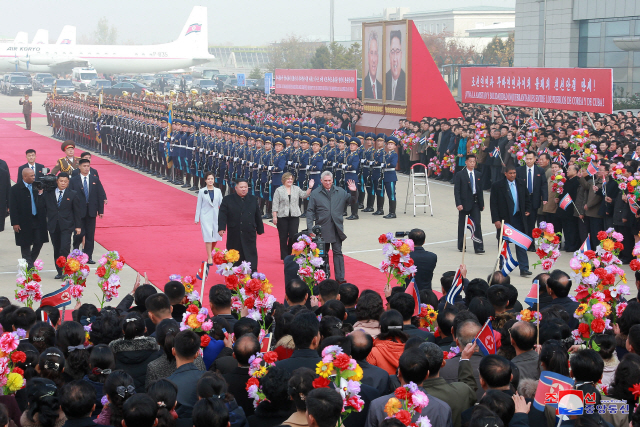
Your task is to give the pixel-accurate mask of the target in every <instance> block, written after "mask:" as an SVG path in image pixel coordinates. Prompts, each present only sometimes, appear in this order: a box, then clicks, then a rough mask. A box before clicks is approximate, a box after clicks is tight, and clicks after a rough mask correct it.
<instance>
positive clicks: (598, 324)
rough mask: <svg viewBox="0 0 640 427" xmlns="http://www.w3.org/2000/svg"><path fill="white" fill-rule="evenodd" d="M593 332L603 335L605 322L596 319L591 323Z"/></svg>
mask: <svg viewBox="0 0 640 427" xmlns="http://www.w3.org/2000/svg"><path fill="white" fill-rule="evenodd" d="M591 330H592V331H593V332H595V333H596V334H601V333H602V332H604V320H602V319H594V320H593V321H592V322H591ZM585 338H586V337H585Z"/></svg>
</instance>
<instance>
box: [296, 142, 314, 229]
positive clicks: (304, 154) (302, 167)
mask: <svg viewBox="0 0 640 427" xmlns="http://www.w3.org/2000/svg"><path fill="white" fill-rule="evenodd" d="M309 142H310V139H309V137H308V136H306V135H302V136H301V137H300V150H299V152H298V158H297V163H296V169H297V170H298V187H300V188H307V187H308V184H309V160H310V159H311V152H310V149H309ZM308 205H309V198H308V197H307V198H305V199H304V200H303V201H302V214H301V215H300V218H305V217H306V213H307V206H308Z"/></svg>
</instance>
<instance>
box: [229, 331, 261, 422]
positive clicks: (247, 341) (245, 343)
mask: <svg viewBox="0 0 640 427" xmlns="http://www.w3.org/2000/svg"><path fill="white" fill-rule="evenodd" d="M259 351H260V343H259V342H258V338H256V337H255V336H254V335H253V334H246V335H243V336H241V337H240V338H238V339H237V341H236V342H235V344H234V346H233V355H234V356H235V358H236V360H237V361H238V366H236V367H235V368H234V369H233V371H231V372H229V373H226V374H223V375H222V376H223V377H224V379H225V380H226V381H227V384H228V385H229V388H228V391H229V393H231V394H233V396H234V397H235V398H236V402H237V403H238V406H240V407H241V408H242V409H244V413H245V414H246V415H247V416H249V415H253V412H254V410H255V409H254V407H253V399H250V398H249V395H248V394H247V390H246V388H245V387H246V385H247V381H248V380H249V378H251V375H249V358H250V357H251V356H253V355H254V354H256V353H258V352H259Z"/></svg>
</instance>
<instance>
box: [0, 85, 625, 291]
mask: <svg viewBox="0 0 640 427" xmlns="http://www.w3.org/2000/svg"><path fill="white" fill-rule="evenodd" d="M44 99H45V95H44V94H41V93H39V92H36V93H34V96H33V97H32V101H33V111H34V113H41V114H44V113H45V111H44V107H43V106H42V103H43V101H44ZM18 100H19V97H17V96H14V97H9V96H6V95H0V113H10V112H11V113H20V112H21V111H22V109H21V106H20V105H18ZM9 120H15V121H17V122H20V123H21V122H22V121H23V120H22V119H9ZM25 132H28V131H27V130H25ZM32 132H36V133H39V134H41V135H46V136H50V135H51V128H50V127H47V121H46V118H44V117H43V118H33V119H32ZM0 138H2V135H0ZM51 143H52V144H56V145H58V144H59V142H58V141H57V140H52V142H51ZM27 148H29V147H27V146H16V147H14V148H13V149H15V150H19V151H20V152H24V151H25V150H26V149H27ZM77 154H78V155H79V153H77ZM61 155H62V154H61ZM94 155H99V153H97V154H96V153H94ZM0 158H2V154H0ZM56 160H57V159H45V158H40V157H38V159H37V161H38V162H39V163H43V164H44V165H45V166H47V167H52V166H53V164H54V163H55V161H56ZM25 162H26V160H25ZM138 173H139V172H138ZM12 178H15V177H13V173H12ZM161 182H163V183H165V185H169V184H166V181H161ZM409 184H410V183H409V179H408V176H406V175H401V174H398V183H397V199H398V208H397V215H398V218H397V219H383V218H382V217H380V216H373V215H371V214H369V213H362V212H360V219H359V220H357V221H345V232H346V234H347V236H348V238H347V240H346V241H345V242H344V244H343V251H344V254H345V255H347V256H350V257H352V258H355V259H358V260H360V261H363V262H366V263H368V264H370V265H375V266H377V265H378V264H379V263H380V261H381V260H382V252H381V245H380V244H378V240H377V239H378V236H379V235H380V234H382V233H387V232H394V231H408V230H411V229H412V228H421V229H423V230H424V231H425V233H426V243H425V245H424V247H425V249H426V250H428V251H432V252H434V253H436V254H437V255H438V264H437V267H436V270H435V273H434V283H433V288H434V290H438V291H439V290H440V284H439V278H440V276H441V275H442V273H444V272H445V271H449V270H455V269H456V268H457V267H458V265H459V264H460V263H461V261H462V253H460V252H459V251H458V249H457V243H456V242H457V221H458V211H457V210H456V208H455V203H454V198H453V186H452V185H450V184H448V183H442V182H440V181H435V180H433V181H430V182H429V188H430V191H431V201H432V204H433V216H431V215H430V208H426V213H424V210H425V208H417V209H416V211H417V213H416V216H415V217H414V216H413V214H412V212H413V207H412V205H411V204H409V205H408V206H407V214H404V211H405V209H404V207H405V200H406V199H407V197H406V195H407V189H408V186H409ZM174 187H175V186H174ZM182 191H186V190H182ZM409 193H411V189H409ZM193 194H194V199H193V202H194V209H195V202H196V199H195V193H193ZM409 199H410V200H409V201H410V202H411V201H412V200H411V197H409ZM485 201H486V205H487V208H486V209H485V211H484V212H483V214H482V231H483V235H484V240H485V250H486V253H485V254H484V255H476V254H474V252H473V244H472V242H471V240H470V239H469V238H468V240H467V246H468V247H467V253H466V256H465V258H464V262H465V264H466V265H467V269H468V278H469V279H472V278H474V277H482V278H485V279H486V278H487V275H489V274H490V273H491V272H492V269H493V266H494V264H495V260H496V256H497V249H498V245H497V240H496V238H495V227H494V226H493V224H492V223H491V217H490V214H489V207H488V205H489V193H488V192H485ZM168 208H169V209H170V207H168ZM387 210H388V206H387V204H385V213H387ZM105 215H109V205H107V206H106V207H105ZM267 224H268V225H269V226H273V224H271V223H267ZM304 225H305V224H304V221H301V228H303V227H304ZM98 242H100V230H98V231H97V236H96V248H95V254H96V256H95V257H94V258H95V259H97V258H99V255H100V254H102V253H105V252H107V250H106V249H105V248H104V247H102V246H101V245H100V244H99V243H98ZM625 243H627V242H625ZM124 255H125V257H126V254H124ZM572 256H573V255H572V254H569V253H566V252H562V255H561V257H560V259H559V261H558V263H557V264H556V267H557V268H560V269H563V270H565V271H568V269H569V260H570V259H571V257H572ZM18 258H20V249H19V248H18V247H17V246H15V241H14V236H13V233H12V231H11V226H10V222H9V219H8V218H7V219H6V223H5V231H4V232H2V233H0V295H5V296H8V297H10V298H11V297H12V296H13V293H14V290H15V281H14V277H15V272H16V265H17V260H18ZM40 258H42V259H43V260H44V261H45V268H46V270H45V272H44V273H43V274H42V277H43V288H44V291H45V292H51V291H52V290H54V289H55V286H54V285H56V284H57V283H58V281H55V280H54V279H53V277H54V276H55V274H56V273H55V270H54V269H52V267H53V249H52V247H51V244H50V243H47V244H45V245H44V247H43V249H42V252H41V256H40ZM536 260H537V256H536V255H535V253H529V263H530V264H533V263H534V262H535V261H536ZM194 268H195V267H194ZM624 269H625V271H627V273H631V270H630V269H629V268H628V266H624ZM531 271H533V273H534V275H535V274H537V273H538V272H540V271H541V269H540V267H538V269H533V268H532V269H531ZM137 273H140V274H144V272H142V271H141V272H136V271H134V270H133V269H131V268H130V267H125V269H124V270H123V272H122V274H121V278H122V288H121V295H124V294H125V293H126V292H129V291H130V289H131V288H132V287H133V284H134V282H135V279H136V275H137ZM350 276H351V277H353V275H350ZM380 280H381V281H385V276H384V275H383V274H382V273H380ZM511 282H512V283H513V284H514V285H515V286H516V288H517V289H518V291H519V300H520V301H522V300H523V299H524V296H525V295H526V293H527V292H528V290H529V288H530V286H531V277H520V276H519V274H518V270H516V271H514V272H513V273H512V275H511ZM96 283H97V276H95V275H94V274H93V272H92V274H91V275H90V279H89V281H88V289H87V291H85V297H84V298H83V302H92V303H96V302H97V298H96V296H95V295H93V292H91V287H92V286H95V287H97V285H96ZM154 284H155V285H156V286H159V287H160V288H162V287H163V285H164V283H154ZM355 284H356V285H358V286H359V287H360V289H361V290H362V289H366V288H367V283H358V282H357V281H356V282H355Z"/></svg>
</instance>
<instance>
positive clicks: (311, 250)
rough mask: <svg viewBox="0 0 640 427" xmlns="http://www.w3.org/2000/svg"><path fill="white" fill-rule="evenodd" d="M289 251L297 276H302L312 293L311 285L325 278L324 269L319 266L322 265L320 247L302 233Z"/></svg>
mask: <svg viewBox="0 0 640 427" xmlns="http://www.w3.org/2000/svg"><path fill="white" fill-rule="evenodd" d="M291 253H292V255H294V256H295V260H296V263H297V264H298V276H300V277H302V280H304V282H305V283H306V284H307V286H308V287H309V291H310V292H311V295H313V285H315V284H316V283H320V282H322V281H323V280H324V279H326V278H327V275H326V273H325V272H324V270H322V269H321V268H320V267H322V266H323V265H324V260H323V259H322V258H321V257H320V249H319V248H318V246H317V245H316V244H315V243H314V242H313V241H312V240H311V238H310V237H309V236H307V235H305V234H303V235H301V236H300V237H299V238H298V241H297V242H295V243H294V244H293V248H292V251H291Z"/></svg>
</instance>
